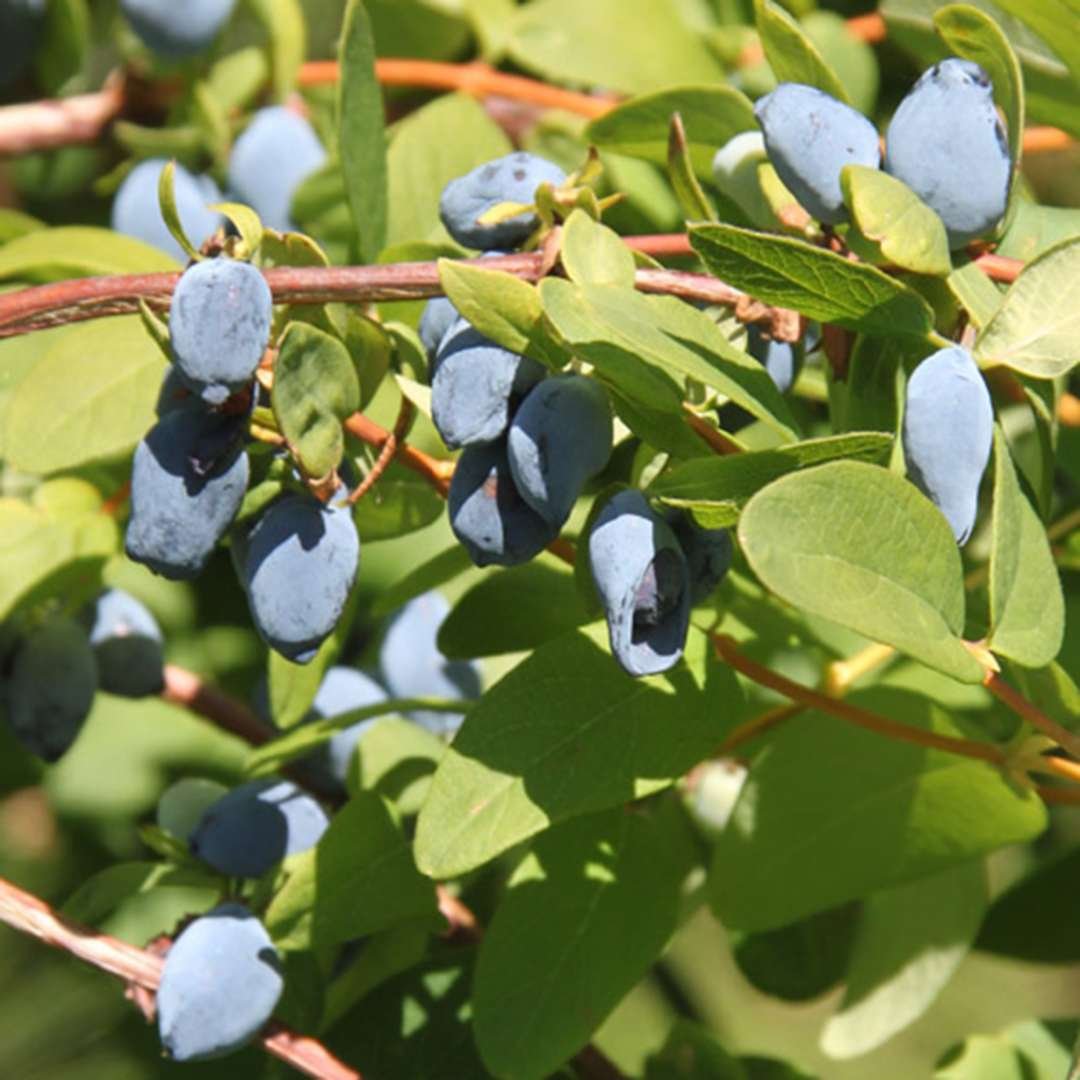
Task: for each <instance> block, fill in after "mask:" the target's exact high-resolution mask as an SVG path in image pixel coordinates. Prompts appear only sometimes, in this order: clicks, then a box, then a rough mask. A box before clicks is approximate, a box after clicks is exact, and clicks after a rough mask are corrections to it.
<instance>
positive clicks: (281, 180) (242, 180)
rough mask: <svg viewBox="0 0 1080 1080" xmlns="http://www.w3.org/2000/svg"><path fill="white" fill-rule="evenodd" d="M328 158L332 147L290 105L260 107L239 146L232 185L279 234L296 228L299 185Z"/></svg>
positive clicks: (232, 164) (231, 169)
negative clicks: (295, 201)
mask: <svg viewBox="0 0 1080 1080" xmlns="http://www.w3.org/2000/svg"><path fill="white" fill-rule="evenodd" d="M325 162H326V150H325V149H324V148H323V144H322V143H321V142H319V137H318V135H316V134H315V129H314V128H313V127H312V126H311V124H309V123H308V121H307V120H306V119H305V118H304V117H302V116H300V115H299V114H298V113H296V112H294V111H293V110H292V109H289V108H286V107H285V106H284V105H271V106H268V107H267V108H265V109H259V111H258V112H256V113H255V115H254V116H253V117H252V119H251V123H250V124H248V126H247V127H246V128H244V130H243V132H242V133H241V134H240V136H239V137H238V138H237V140H236V142H235V143H234V144H233V148H232V153H231V154H230V155H229V188H230V190H231V191H233V192H234V193H235V194H236V196H237V197H238V198H239V200H240V201H241V202H245V203H247V204H248V205H249V206H250V207H251V208H252V209H253V210H255V211H256V213H257V214H258V215H259V217H260V218H262V221H263V224H264V225H267V226H269V227H270V228H271V229H277V231H278V232H288V231H289V230H291V229H295V228H296V226H295V225H294V224H293V219H292V200H293V195H295V194H296V189H297V188H298V187H299V186H300V185H301V184H302V183H303V182H304V181H305V180H306V179H307V178H308V177H309V176H310V175H311V174H312V173H313V172H316V171H317V170H318V169H321V168H322V166H323V164H324V163H325Z"/></svg>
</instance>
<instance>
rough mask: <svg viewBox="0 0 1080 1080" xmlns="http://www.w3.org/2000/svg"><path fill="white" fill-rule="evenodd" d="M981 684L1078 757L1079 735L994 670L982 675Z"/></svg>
mask: <svg viewBox="0 0 1080 1080" xmlns="http://www.w3.org/2000/svg"><path fill="white" fill-rule="evenodd" d="M983 686H985V687H986V689H987V690H989V691H990V693H991V694H993V695H994V697H996V698H997V699H998V701H1000V702H1002V703H1003V704H1005V705H1007V706H1008V707H1009V708H1010V709H1012V711H1013V712H1014V713H1016V714H1017V716H1019V717H1021V718H1022V719H1024V720H1026V721H1027V722H1028V723H1029V724H1031V726H1032V727H1034V728H1036V729H1038V730H1039V731H1041V732H1042V733H1043V734H1044V735H1046V736H1047V737H1048V738H1051V739H1053V740H1054V742H1056V743H1057V744H1058V746H1061V747H1064V748H1065V749H1066V750H1068V751H1069V753H1070V754H1072V755H1073V757H1080V736H1077V735H1074V734H1073V733H1072V732H1071V731H1070V730H1069V729H1068V728H1066V727H1062V725H1061V724H1059V723H1058V722H1057V721H1056V720H1052V719H1051V718H1050V717H1049V716H1047V715H1046V713H1044V712H1043V711H1042V709H1040V708H1039V707H1038V706H1037V705H1035V704H1034V703H1033V702H1031V701H1028V699H1027V698H1026V697H1024V695H1023V694H1021V693H1020V691H1019V690H1016V689H1015V688H1014V687H1012V686H1010V685H1009V684H1008V683H1007V682H1006V681H1005V680H1004V679H1003V678H1002V677H1001V676H1000V675H999V674H998V673H997V672H996V671H989V670H988V671H987V672H986V674H985V675H984V676H983Z"/></svg>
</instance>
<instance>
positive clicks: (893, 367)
mask: <svg viewBox="0 0 1080 1080" xmlns="http://www.w3.org/2000/svg"><path fill="white" fill-rule="evenodd" d="M910 346H911V341H910V340H906V339H904V338H877V337H867V336H866V335H865V334H860V335H859V336H858V338H856V340H855V347H854V348H853V349H852V350H851V355H850V356H849V357H848V364H847V372H846V373H845V376H844V379H843V381H842V382H841V381H840V380H838V379H830V381H829V408H830V413H831V416H832V422H833V430H834V431H837V432H842V431H855V432H858V431H884V432H888V433H889V434H890V435H892V434H894V433H895V432H896V430H897V425H898V421H899V418H900V397H901V395H902V393H903V386H902V384H901V382H900V378H899V374H900V368H901V364H902V362H903V359H904V355H905V353H906V352H910V351H911V348H910Z"/></svg>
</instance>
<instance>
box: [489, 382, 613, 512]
mask: <svg viewBox="0 0 1080 1080" xmlns="http://www.w3.org/2000/svg"><path fill="white" fill-rule="evenodd" d="M611 440H612V421H611V406H610V405H609V404H608V399H607V394H606V393H605V392H604V388H603V387H602V386H601V385H600V384H599V383H598V382H597V381H596V380H595V379H589V378H586V377H585V376H583V375H557V376H555V377H554V378H552V379H545V380H544V381H543V382H541V383H539V384H537V385H536V386H534V387H533V388H532V390H530V391H529V393H528V394H527V395H526V397H525V400H524V401H523V402H522V403H521V406H520V408H519V409H518V410H517V412H516V413H515V414H514V420H513V423H512V424H511V425H510V432H509V434H508V435H507V440H506V451H507V457H508V458H509V461H510V472H511V473H512V474H513V477H514V483H515V484H516V486H517V489H518V491H519V492H520V493H521V497H522V498H523V499H524V500H525V501H526V502H527V503H528V504H529V505H530V506H531V507H532V508H533V509H534V510H535V511H536V512H537V513H538V514H540V516H541V517H543V518H544V519H545V520H546V521H548V522H550V523H551V524H552V525H554V526H555V527H556V528H562V526H563V523H564V522H565V521H566V519H567V518H568V517H569V516H570V511H571V510H572V509H573V508H574V503H575V502H576V501H577V498H578V496H579V495H580V494H581V489H582V487H583V486H584V484H585V481H586V480H588V479H589V477H590V476H595V475H596V474H597V473H598V472H599V471H600V470H601V469H602V468H603V467H604V466H605V465H606V464H607V463H608V459H609V458H610V457H611Z"/></svg>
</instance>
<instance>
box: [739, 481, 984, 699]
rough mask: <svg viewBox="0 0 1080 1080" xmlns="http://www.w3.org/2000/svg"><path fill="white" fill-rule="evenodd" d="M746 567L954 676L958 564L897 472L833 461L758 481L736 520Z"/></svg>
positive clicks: (960, 660) (960, 658) (974, 672)
mask: <svg viewBox="0 0 1080 1080" xmlns="http://www.w3.org/2000/svg"><path fill="white" fill-rule="evenodd" d="M739 541H740V543H741V545H742V549H743V552H744V554H745V555H746V558H747V560H748V561H749V563H750V565H751V567H752V568H753V570H754V573H755V574H757V576H758V577H759V578H760V579H761V581H762V583H763V584H764V585H765V586H766V587H767V588H769V589H771V590H772V591H773V592H774V593H776V594H777V595H778V596H780V597H781V598H783V599H784V600H786V601H787V602H788V603H790V604H793V605H795V606H796V607H798V608H802V609H803V610H805V611H808V612H810V613H812V614H814V615H824V616H825V617H826V618H829V619H832V620H833V621H834V622H838V623H840V624H841V625H842V626H846V627H849V628H850V629H852V630H857V631H858V632H859V633H860V634H865V635H866V636H867V637H869V638H872V639H873V640H875V641H881V642H884V643H885V644H887V645H892V646H894V647H895V648H897V649H899V650H900V651H901V652H904V653H907V654H908V655H909V656H912V657H914V658H915V659H917V660H921V661H922V662H923V663H924V664H926V665H928V666H929V667H932V668H936V669H937V670H938V671H941V672H943V673H944V674H946V675H951V676H952V677H953V678H955V679H959V680H960V681H961V682H980V681H981V679H982V675H983V669H982V666H981V665H980V664H979V663H978V662H977V661H976V660H975V658H974V657H973V656H972V655H971V653H970V652H968V650H967V648H965V646H964V643H963V640H962V639H961V637H960V634H961V632H962V630H963V627H964V583H963V568H962V566H961V562H960V555H959V552H958V551H957V548H956V541H955V539H954V538H953V535H952V531H951V530H950V529H949V526H948V523H947V522H946V521H945V518H944V517H942V515H941V512H940V511H939V510H938V509H937V507H935V506H934V505H933V503H931V502H930V500H929V499H927V498H926V497H925V496H924V495H923V494H922V493H921V492H919V491H918V489H917V488H916V487H915V486H914V485H913V484H910V483H909V482H908V481H906V480H903V479H901V478H900V477H899V476H896V475H895V474H893V473H891V472H888V471H886V470H885V469H880V468H876V467H875V466H873V465H866V464H863V463H861V462H855V461H837V462H832V463H830V464H828V465H821V466H819V467H817V468H814V469H806V470H804V471H801V472H797V473H793V474H791V475H789V476H785V477H783V478H782V479H780V480H777V481H776V482H775V483H772V484H770V485H769V486H768V487H766V488H763V489H762V490H761V491H759V492H758V493H757V495H755V496H754V497H753V498H752V499H751V500H750V501H749V502H748V503H747V504H746V508H745V509H744V510H743V514H742V517H741V518H740V520H739Z"/></svg>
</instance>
